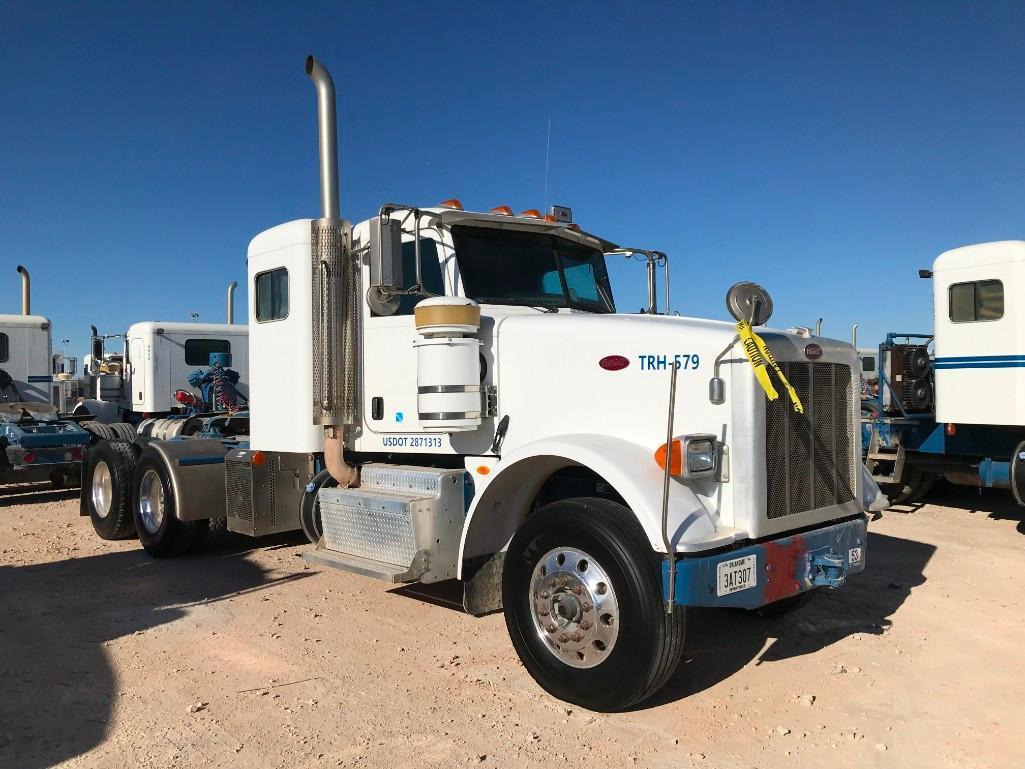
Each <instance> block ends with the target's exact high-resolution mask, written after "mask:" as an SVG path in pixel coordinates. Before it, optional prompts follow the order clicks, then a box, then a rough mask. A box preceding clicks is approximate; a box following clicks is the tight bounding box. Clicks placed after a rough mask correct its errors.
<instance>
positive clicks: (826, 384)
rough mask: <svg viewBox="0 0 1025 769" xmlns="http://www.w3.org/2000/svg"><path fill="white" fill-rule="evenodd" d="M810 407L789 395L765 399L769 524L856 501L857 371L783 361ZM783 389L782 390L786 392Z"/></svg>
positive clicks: (781, 363) (789, 378) (791, 382)
mask: <svg viewBox="0 0 1025 769" xmlns="http://www.w3.org/2000/svg"><path fill="white" fill-rule="evenodd" d="M779 365H780V368H781V369H782V371H783V373H784V374H785V375H786V378H787V379H788V380H790V384H791V385H793V387H794V389H795V390H796V391H797V394H798V396H799V397H800V399H801V403H802V404H804V413H803V414H798V413H796V412H795V411H794V409H793V406H792V405H791V403H790V399H789V398H788V397H787V394H786V393H785V392H782V391H781V392H780V397H779V398H777V399H776V400H775V401H770V400H769V399H768V398H766V399H765V460H766V462H765V464H766V494H767V498H766V502H767V505H766V509H767V511H768V517H769V519H770V520H771V519H773V518H782V517H784V516H787V515H796V514H797V513H803V512H806V511H808V510H816V509H818V508H822V507H829V506H831V505H837V504H842V503H844V502H850V501H851V500H853V499H854V490H855V489H856V488H857V485H856V481H855V478H856V476H855V469H856V468H855V462H854V459H855V453H856V452H855V447H854V434H853V426H852V421H851V420H852V416H851V414H852V411H851V398H852V390H851V369H850V367H849V366H844V365H841V364H837V363H803V362H800V363H798V362H780V364H779ZM780 389H782V388H780Z"/></svg>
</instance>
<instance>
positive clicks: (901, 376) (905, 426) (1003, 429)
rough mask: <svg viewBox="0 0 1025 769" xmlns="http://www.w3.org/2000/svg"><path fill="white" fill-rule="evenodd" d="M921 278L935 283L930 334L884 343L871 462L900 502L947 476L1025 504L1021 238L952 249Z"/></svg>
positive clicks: (867, 426)
mask: <svg viewBox="0 0 1025 769" xmlns="http://www.w3.org/2000/svg"><path fill="white" fill-rule="evenodd" d="M919 275H920V276H921V277H923V278H931V279H932V281H933V313H934V322H933V332H932V333H931V334H929V333H891V334H888V335H887V337H886V339H885V340H884V342H883V343H882V344H881V345H880V346H879V352H878V360H879V386H878V392H877V393H875V395H874V397H872V398H869V399H868V400H867V401H866V403H865V404H864V410H865V418H864V420H863V427H862V431H863V433H864V435H863V443H864V446H865V451H866V455H865V457H866V465H867V467H868V468H869V470H870V472H871V473H872V475H873V477H874V478H875V479H876V481H877V482H878V483H879V485H880V486H881V487H882V488H883V491H884V492H886V493H887V496H889V497H890V500H891V502H894V503H901V502H913V501H915V500H917V499H919V498H921V497H922V496H923V495H924V494H925V493H927V492H928V491H929V489H931V488H932V485H933V483H935V481H936V479H937V478H939V477H941V476H942V477H944V478H946V479H947V480H948V481H950V482H952V483H955V484H960V485H967V486H974V487H979V488H1003V489H1010V490H1011V491H1012V492H1013V494H1014V497H1015V499H1016V500H1017V502H1018V503H1019V504H1025V304H1023V303H1022V302H1019V301H1018V299H1021V298H1022V297H1021V296H1019V295H1018V292H1019V291H1023V290H1025V242H1023V241H998V242H993V243H980V244H977V245H970V246H963V247H961V248H955V249H953V250H950V251H946V252H944V253H942V254H940V255H939V256H938V257H937V258H936V260H935V262H934V263H933V268H932V270H921V271H919Z"/></svg>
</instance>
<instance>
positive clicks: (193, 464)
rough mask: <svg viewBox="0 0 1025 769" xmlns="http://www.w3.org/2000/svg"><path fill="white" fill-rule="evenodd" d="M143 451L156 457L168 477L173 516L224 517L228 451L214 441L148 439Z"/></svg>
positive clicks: (195, 517) (189, 518)
mask: <svg viewBox="0 0 1025 769" xmlns="http://www.w3.org/2000/svg"><path fill="white" fill-rule="evenodd" d="M147 450H149V451H152V452H153V453H155V454H156V455H157V456H159V457H160V459H161V461H162V462H163V463H164V465H165V466H166V467H167V470H168V473H169V475H170V477H171V485H172V488H173V490H174V497H175V516H176V517H177V518H178V519H179V520H181V521H201V520H206V519H209V518H223V517H224V516H225V508H226V504H225V475H224V473H225V466H224V457H225V455H226V454H227V453H228V449H227V448H226V447H225V445H224V444H223V443H221V442H220V441H218V440H213V439H208V438H185V439H179V440H168V441H161V440H152V441H149V442H148V443H147Z"/></svg>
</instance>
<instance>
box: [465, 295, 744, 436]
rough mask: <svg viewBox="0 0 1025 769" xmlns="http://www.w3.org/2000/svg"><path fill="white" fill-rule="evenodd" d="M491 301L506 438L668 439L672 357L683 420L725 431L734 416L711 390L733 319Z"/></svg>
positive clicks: (691, 427) (695, 427)
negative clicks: (543, 308)
mask: <svg viewBox="0 0 1025 769" xmlns="http://www.w3.org/2000/svg"><path fill="white" fill-rule="evenodd" d="M488 309H490V308H484V315H485V328H484V329H482V331H484V333H485V334H486V333H487V332H488V331H489V330H490V331H491V333H492V334H493V338H494V342H493V353H494V356H495V361H493V362H491V361H489V362H488V363H489V365H494V372H495V379H496V381H495V384H496V385H497V387H498V393H499V406H500V411H501V412H502V414H508V415H509V417H510V422H509V434H508V441H509V442H510V443H514V442H515V443H519V442H521V441H528V440H530V439H531V438H532V437H533V436H534V435H535V434H536V435H537V436H538V437H540V436H542V435H545V434H547V435H552V434H559V433H566V434H568V433H593V432H595V431H596V430H597V431H601V432H603V433H611V434H614V435H617V436H618V437H621V438H625V439H627V440H631V441H634V442H637V443H640V444H642V445H650V446H651V447H652V450H654V448H655V447H656V446H658V445H659V444H660V443H662V442H663V441H664V440H665V432H666V417H667V411H668V398H669V379H670V372H671V369H672V365H673V363H674V362H678V363H679V375H678V381H677V403H678V404H681V405H682V406H683V410H682V411H681V412H680V414H679V417H678V420H677V421H678V423H679V424H680V425H684V424H686V430H687V432H711V433H715V434H720V433H721V432H722V431H723V430H724V429H725V426H726V424H727V423H729V422H730V421H731V420H730V418H729V416H728V412H729V407H728V406H718V407H716V406H713V405H712V404H711V403H710V402H709V400H708V380H709V379H710V378H711V376H712V369H713V364H714V361H715V358H716V356H717V355H719V353H721V352H722V351H723V350H724V349H726V348H727V346H728V345H730V343H731V342H732V341H733V340H734V338H735V336H736V328H735V327H734V325H733V324H731V323H727V322H723V321H710V320H700V319H694V318H680V317H665V316H650V315H618V314H617V315H611V314H610V315H590V314H581V313H558V314H556V313H535V314H530V315H526V314H519V313H517V314H514V315H512V314H511V315H506V316H504V317H494V318H490V319H489V318H488V317H487V316H488V315H489V313H488ZM489 320H491V321H493V323H494V325H493V327H492V328H491V329H488V328H487V326H488V325H490V324H489V322H488V321H489ZM738 350H739V347H738Z"/></svg>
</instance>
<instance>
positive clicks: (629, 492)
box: [459, 434, 719, 578]
mask: <svg viewBox="0 0 1025 769" xmlns="http://www.w3.org/2000/svg"><path fill="white" fill-rule="evenodd" d="M654 449H655V447H653V446H652V447H649V446H641V445H638V444H636V443H631V442H630V441H626V440H623V439H622V438H617V437H614V436H609V435H589V434H571V435H562V436H556V437H552V438H545V439H543V440H539V441H535V442H532V443H527V444H524V445H522V446H518V447H517V448H515V449H513V450H512V451H510V452H509V453H507V454H505V455H503V456H502V458H501V460H500V461H499V462H498V464H497V465H495V467H494V468H493V469H492V471H491V473H490V474H489V475H488V476H486V477H487V485H486V486H484V487H483V488H482V489H480V491H479V492H478V493H477V494H476V495H475V498H474V500H473V503H472V504H471V505H470V509H469V510H468V511H467V514H466V519H465V521H464V523H463V534H462V539H461V541H460V545H459V568H460V577H461V578H462V576H463V575H462V569H463V566H464V564H465V563H466V561H467V559H473V558H477V557H479V556H490V555H492V554H495V553H498V552H500V551H504V550H505V548H506V546H507V545H508V543H509V540H510V539H512V535H513V534H514V533H515V531H516V529H517V528H518V527H519V525H520V524H521V523H522V522H523V520H524V519H525V518H526V517H527V513H528V512H529V507H530V503H531V501H532V500H533V499H534V497H535V495H536V494H537V492H538V490H539V489H540V488H541V486H542V485H543V484H544V482H545V481H546V480H547V479H548V478H549V477H551V475H552V474H553V473H554V472H556V471H557V470H560V469H562V468H564V467H569V466H573V465H580V466H583V467H587V468H588V469H590V470H592V471H593V472H595V473H597V474H598V475H599V476H601V477H602V478H603V479H604V480H605V481H606V482H608V483H609V484H610V485H611V486H612V487H613V488H614V489H615V490H616V492H617V493H618V494H619V495H620V496H621V497H622V498H623V500H624V501H625V502H626V504H627V506H628V507H629V508H630V510H631V511H632V512H633V514H634V515H635V516H636V517H637V520H638V521H639V522H640V524H641V526H642V528H643V529H644V532H645V534H646V535H647V537H648V541H649V542H650V543H651V547H652V549H653V550H654V551H656V552H660V553H664V552H665V546H664V545H663V542H662V483H663V475H662V470H661V468H659V466H658V465H657V464H656V463H655V460H654V457H653V454H654ZM668 523H669V525H668V529H669V532H670V542H671V543H672V546H673V548H674V549H679V548H680V546H681V545H686V543H695V542H701V541H707V540H714V539H717V538H718V536H719V535H718V533H717V530H718V519H717V516H716V515H715V514H714V513H710V512H709V511H708V510H707V509H706V507H705V505H704V504H703V503H702V501H701V499H699V497H698V495H697V494H696V493H695V492H694V490H693V489H692V488H691V487H690V486H689V485H687V484H686V483H684V482H681V481H680V480H678V479H675V478H674V479H672V481H671V482H670V485H669V522H668ZM684 549H686V547H684Z"/></svg>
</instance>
